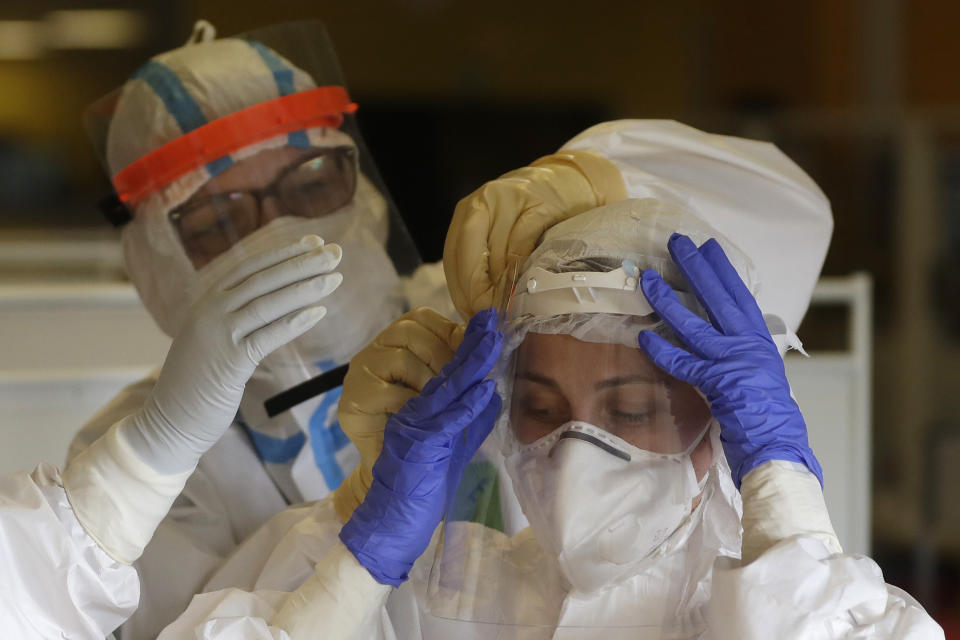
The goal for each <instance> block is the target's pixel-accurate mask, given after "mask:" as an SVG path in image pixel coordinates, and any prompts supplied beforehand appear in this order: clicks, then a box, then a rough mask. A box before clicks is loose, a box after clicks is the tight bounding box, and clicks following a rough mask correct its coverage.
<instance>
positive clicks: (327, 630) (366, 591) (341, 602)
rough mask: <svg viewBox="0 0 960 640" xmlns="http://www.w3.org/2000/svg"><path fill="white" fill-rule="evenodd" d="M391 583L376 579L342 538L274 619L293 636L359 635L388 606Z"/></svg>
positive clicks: (331, 636) (343, 636) (293, 637)
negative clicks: (345, 544)
mask: <svg viewBox="0 0 960 640" xmlns="http://www.w3.org/2000/svg"><path fill="white" fill-rule="evenodd" d="M390 590H391V587H390V586H389V585H383V584H380V583H379V582H377V581H376V580H374V579H373V576H371V575H370V572H369V571H367V569H366V568H365V567H364V566H363V565H361V564H360V563H359V562H358V561H357V559H356V558H355V557H354V556H353V554H352V553H350V550H349V549H347V548H346V547H345V546H344V544H343V543H342V542H340V540H337V542H336V544H335V545H334V546H333V548H332V549H330V551H328V552H327V554H326V555H325V556H324V557H323V559H322V560H320V562H319V563H317V567H316V571H315V572H314V574H313V576H312V577H311V578H310V579H309V580H307V581H306V582H305V583H303V585H302V586H301V587H300V588H299V589H297V590H296V591H294V592H293V593H291V594H290V597H289V598H288V599H287V602H286V603H285V604H284V606H283V609H281V610H280V613H278V614H277V616H276V617H275V618H274V619H273V620H272V621H271V623H270V624H271V625H273V626H275V627H279V628H281V629H283V630H285V631H286V632H287V633H289V634H290V637H291V638H292V639H293V640H299V639H300V638H315V637H317V634H318V633H319V632H320V631H321V630H322V633H321V634H320V635H322V637H323V638H325V639H326V640H333V639H335V638H336V639H340V638H354V637H358V635H357V634H358V632H359V631H360V630H361V629H364V628H365V627H366V626H367V625H368V624H369V622H370V620H371V618H372V617H373V616H375V615H377V614H378V613H379V612H380V610H381V609H382V608H383V607H384V605H385V604H386V601H387V596H389V595H390Z"/></svg>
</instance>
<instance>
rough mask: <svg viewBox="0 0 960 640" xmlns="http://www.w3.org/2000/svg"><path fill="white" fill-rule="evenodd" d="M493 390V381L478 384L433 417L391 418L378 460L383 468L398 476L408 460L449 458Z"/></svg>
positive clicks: (426, 460)
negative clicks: (456, 443) (458, 440)
mask: <svg viewBox="0 0 960 640" xmlns="http://www.w3.org/2000/svg"><path fill="white" fill-rule="evenodd" d="M493 392H494V387H493V385H487V384H475V385H474V386H472V387H471V388H469V389H467V391H466V392H465V393H464V394H463V396H462V397H461V398H459V399H458V400H457V401H456V402H454V403H452V404H451V405H450V406H449V407H447V408H446V409H445V410H444V411H442V412H440V413H438V414H437V415H436V416H433V417H432V418H427V419H419V420H417V419H411V417H410V416H404V417H401V416H400V415H399V414H398V415H396V416H394V417H392V418H390V420H388V421H387V426H386V427H385V430H384V438H383V452H382V453H381V460H378V464H379V465H380V470H382V471H385V472H387V473H386V475H390V476H397V475H400V474H402V468H403V464H405V463H411V464H428V463H429V464H433V463H437V462H441V461H446V460H449V459H450V456H451V455H452V452H453V449H454V446H455V442H456V439H457V438H459V437H461V435H462V431H463V430H464V429H465V428H466V427H467V425H469V424H470V423H471V422H472V421H473V420H474V419H475V418H476V417H477V416H478V415H480V413H481V411H483V409H484V408H485V407H486V406H487V403H488V402H489V401H490V397H491V395H492V394H493ZM388 469H393V471H388ZM398 469H399V470H400V471H399V472H397V471H396V470H398Z"/></svg>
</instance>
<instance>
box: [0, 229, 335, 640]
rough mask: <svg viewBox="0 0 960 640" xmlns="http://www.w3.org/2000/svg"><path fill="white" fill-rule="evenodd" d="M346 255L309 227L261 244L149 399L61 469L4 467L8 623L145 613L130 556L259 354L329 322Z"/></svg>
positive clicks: (13, 630)
mask: <svg viewBox="0 0 960 640" xmlns="http://www.w3.org/2000/svg"><path fill="white" fill-rule="evenodd" d="M339 255H340V250H339V249H338V248H337V246H336V245H326V246H324V245H323V243H322V242H321V240H320V238H319V237H317V236H306V237H304V238H303V239H302V240H300V241H297V242H295V243H293V244H290V245H288V246H285V247H281V248H280V249H276V250H272V251H268V252H266V253H263V254H260V255H256V256H253V257H252V259H250V260H249V261H247V262H246V263H245V264H244V265H242V267H241V268H239V269H236V270H234V271H233V272H231V273H230V274H229V275H228V276H226V277H225V278H223V279H221V280H220V281H219V282H215V283H214V284H213V286H211V287H210V289H209V290H208V291H207V292H206V293H204V294H203V295H202V296H201V297H200V298H199V299H198V300H197V301H196V303H194V305H193V306H192V307H191V308H190V309H189V310H188V311H187V313H186V314H185V317H184V319H183V323H182V327H181V330H180V331H179V333H178V334H177V337H176V338H175V339H174V340H173V344H172V345H171V347H170V352H169V354H168V355H167V358H166V362H165V363H164V367H163V371H162V372H161V374H160V377H159V379H158V380H157V382H156V384H155V385H153V388H152V390H151V391H150V393H149V395H148V397H147V400H146V402H145V403H144V404H143V407H142V408H140V409H139V410H137V411H136V412H134V413H132V414H131V415H129V416H128V417H127V418H125V419H123V420H120V421H119V422H117V423H116V424H115V425H113V426H112V427H111V428H110V429H109V430H108V431H107V432H106V433H105V434H104V435H102V436H101V437H100V438H98V439H97V440H96V441H95V442H93V443H92V444H91V445H90V446H89V447H87V448H86V449H85V450H84V451H83V453H82V454H80V455H79V456H77V457H76V458H75V459H74V460H73V461H72V462H71V463H70V465H69V466H68V467H67V468H66V470H65V471H64V473H63V475H62V477H61V475H60V474H59V473H58V472H57V470H56V469H55V468H54V467H51V466H49V465H46V464H41V465H40V466H39V467H37V469H36V470H34V471H33V473H30V474H27V473H14V474H6V475H2V476H0V540H2V541H3V542H2V544H0V566H2V567H3V570H2V571H0V629H2V630H3V637H5V638H50V639H54V638H76V639H81V638H87V639H90V640H102V639H103V638H104V637H106V636H108V635H110V634H111V632H113V630H114V629H115V628H116V627H117V626H118V625H119V624H120V623H121V622H123V621H124V620H125V619H126V618H127V617H129V616H130V615H131V614H132V613H133V611H134V610H135V609H136V607H137V604H138V600H139V596H140V583H139V580H138V578H137V572H136V571H135V569H134V568H133V566H132V564H131V563H133V562H135V561H136V560H137V558H138V557H139V556H140V554H141V553H142V552H143V548H144V546H145V545H146V544H147V542H148V540H150V537H151V536H152V535H153V532H154V530H155V529H156V527H157V525H158V524H159V523H160V521H161V520H162V519H163V518H164V516H166V514H167V512H168V510H169V509H170V507H171V505H172V504H173V501H174V499H175V498H176V496H177V494H178V493H179V492H180V490H181V489H182V488H183V486H184V483H185V482H186V481H187V478H188V477H190V474H191V472H192V471H193V470H194V469H195V468H196V466H197V463H198V461H199V460H200V457H201V456H202V455H203V454H204V453H205V452H206V451H207V450H209V448H210V447H211V446H213V445H214V443H215V442H216V441H217V439H218V438H219V437H220V436H221V435H222V434H223V433H224V432H225V431H226V430H227V428H228V427H229V425H230V423H231V422H232V420H233V417H234V414H235V413H236V409H237V404H238V403H239V401H240V397H241V394H242V393H243V383H244V382H245V381H246V379H247V378H249V377H250V375H251V374H252V373H253V372H254V370H255V369H256V367H257V364H258V363H259V362H260V361H261V360H262V359H263V358H264V357H267V356H268V355H269V354H270V353H271V352H274V351H275V350H276V349H277V348H279V347H281V346H282V345H284V344H286V343H288V342H289V341H291V340H293V339H295V338H297V337H298V336H300V335H302V334H303V333H305V332H306V331H308V330H310V328H311V327H313V326H314V325H316V324H317V323H318V322H321V323H322V318H323V316H324V315H325V312H326V309H325V308H324V306H323V305H322V303H323V301H324V298H326V297H327V296H328V295H329V294H330V293H331V292H332V291H334V290H335V289H336V287H337V285H338V283H339V282H340V281H341V275H340V274H339V273H337V272H336V271H334V270H333V269H335V268H336V265H337V259H338V258H339ZM224 380H226V381H228V382H229V384H223V381H224Z"/></svg>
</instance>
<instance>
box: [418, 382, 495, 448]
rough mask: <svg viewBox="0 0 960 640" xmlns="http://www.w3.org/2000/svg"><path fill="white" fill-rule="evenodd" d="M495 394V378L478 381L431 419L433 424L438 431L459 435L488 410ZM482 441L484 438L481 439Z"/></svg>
mask: <svg viewBox="0 0 960 640" xmlns="http://www.w3.org/2000/svg"><path fill="white" fill-rule="evenodd" d="M495 396H496V384H495V383H494V382H493V380H481V381H478V382H476V383H474V384H473V385H472V386H471V387H470V388H468V389H467V390H466V391H464V392H463V394H461V395H460V397H459V398H458V399H456V400H455V401H454V402H452V403H451V404H450V406H449V407H447V409H446V410H445V411H442V412H440V413H439V414H437V416H436V417H435V418H434V419H433V420H431V421H430V422H431V423H432V425H431V426H432V427H434V428H435V430H436V431H437V432H442V433H445V434H448V435H454V436H457V435H459V434H460V433H461V432H462V431H463V430H464V429H466V428H467V426H468V425H471V424H473V422H474V421H475V420H477V418H478V417H479V416H480V415H481V414H483V412H484V411H486V410H487V407H488V405H489V404H490V402H491V399H492V398H493V397H495ZM496 397H498V396H496ZM491 426H492V425H491ZM480 442H483V440H482V439H481V440H480ZM478 446H479V445H478Z"/></svg>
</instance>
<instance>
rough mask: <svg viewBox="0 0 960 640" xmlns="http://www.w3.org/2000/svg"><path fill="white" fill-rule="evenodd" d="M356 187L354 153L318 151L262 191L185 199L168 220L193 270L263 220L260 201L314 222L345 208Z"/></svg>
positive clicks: (347, 149)
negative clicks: (273, 201)
mask: <svg viewBox="0 0 960 640" xmlns="http://www.w3.org/2000/svg"><path fill="white" fill-rule="evenodd" d="M356 188H357V150H356V149H355V148H354V147H347V146H343V147H333V148H331V149H323V150H321V151H318V152H317V153H316V154H314V155H311V156H309V157H307V158H306V159H305V160H298V161H297V162H296V163H294V164H292V165H290V166H288V167H286V168H284V169H282V170H281V171H280V173H279V174H278V175H277V177H276V178H275V179H274V180H273V182H271V183H270V184H269V185H267V186H266V187H263V188H261V189H245V190H240V191H227V192H224V193H217V194H213V195H210V196H205V197H202V198H196V199H193V200H189V201H187V202H185V203H184V204H182V205H180V206H179V207H176V208H175V209H173V210H172V211H171V212H170V221H171V222H172V223H173V225H174V226H175V227H176V229H177V232H178V233H179V235H180V241H181V242H182V243H183V247H184V249H185V251H186V252H187V255H188V256H189V257H190V260H191V261H192V262H193V266H194V267H195V268H200V267H201V266H203V265H205V264H207V263H208V262H210V261H211V260H213V259H214V258H215V257H217V256H218V255H220V254H221V253H223V252H224V251H226V250H227V249H229V248H230V247H232V246H233V245H234V244H236V243H237V242H239V241H240V240H241V239H242V238H243V237H244V236H247V235H249V234H251V233H253V232H254V231H256V230H257V229H259V228H260V227H262V226H263V225H264V224H266V222H268V220H264V215H263V212H264V206H263V204H264V201H265V200H266V199H267V198H276V200H277V203H278V204H279V208H280V211H281V215H290V216H297V217H301V218H319V217H322V216H326V215H330V214H331V213H334V212H336V211H338V210H339V209H341V208H342V207H343V206H345V205H346V204H348V203H349V202H350V201H351V200H352V199H353V195H354V192H355V191H356Z"/></svg>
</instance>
